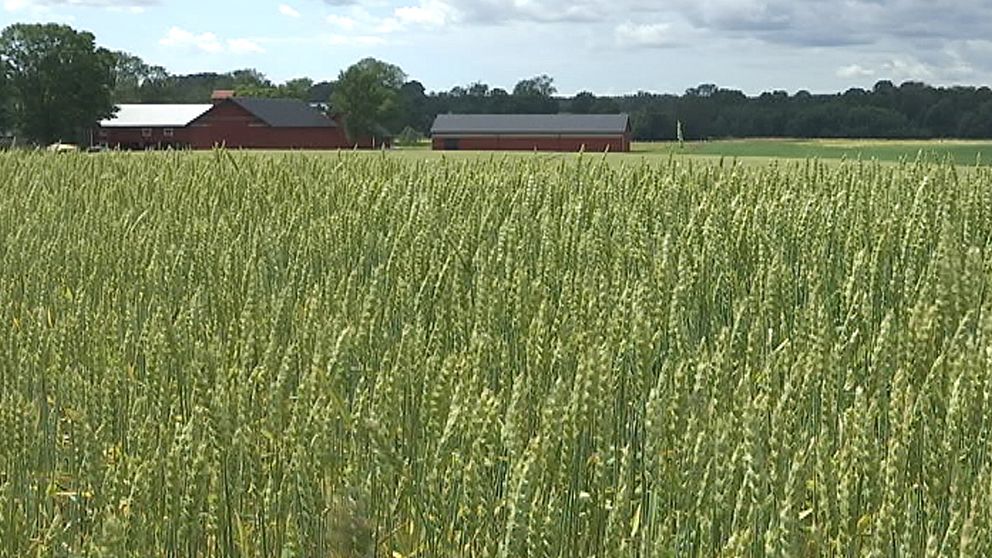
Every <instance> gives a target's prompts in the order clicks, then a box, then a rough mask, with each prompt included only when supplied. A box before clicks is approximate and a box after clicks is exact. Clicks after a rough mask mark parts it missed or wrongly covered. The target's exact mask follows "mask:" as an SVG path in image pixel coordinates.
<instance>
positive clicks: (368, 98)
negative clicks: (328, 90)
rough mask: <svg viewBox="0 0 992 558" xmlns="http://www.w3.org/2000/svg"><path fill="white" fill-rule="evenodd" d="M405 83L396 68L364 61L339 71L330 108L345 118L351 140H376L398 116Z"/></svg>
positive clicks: (372, 59)
mask: <svg viewBox="0 0 992 558" xmlns="http://www.w3.org/2000/svg"><path fill="white" fill-rule="evenodd" d="M405 80H406V74H404V73H403V70H401V69H400V68H399V66H394V65H393V64H389V63H386V62H382V61H380V60H376V59H375V58H365V59H363V60H361V61H359V62H357V63H355V64H353V65H352V66H350V67H348V68H347V69H345V70H343V71H342V72H341V74H340V75H339V76H338V80H337V83H336V84H335V87H334V93H333V94H332V96H331V107H332V109H333V111H334V112H335V113H337V114H341V115H343V116H344V125H345V130H346V131H347V132H348V137H349V138H350V139H351V141H353V142H356V143H357V142H360V141H363V139H364V138H369V137H378V136H380V135H381V134H382V132H383V131H384V130H389V129H390V128H391V127H392V125H393V124H394V123H395V122H396V120H397V119H399V118H400V117H401V106H402V103H401V100H400V88H401V87H402V86H403V82H404V81H405Z"/></svg>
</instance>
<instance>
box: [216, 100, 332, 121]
mask: <svg viewBox="0 0 992 558" xmlns="http://www.w3.org/2000/svg"><path fill="white" fill-rule="evenodd" d="M231 101H233V102H235V103H237V104H238V105H240V106H241V108H243V109H245V110H247V111H248V112H250V113H252V114H254V115H255V116H257V117H258V118H259V119H260V120H262V121H263V122H265V123H266V124H268V125H269V126H272V127H273V128H336V127H337V123H335V122H334V120H332V119H330V118H328V117H326V116H324V115H323V114H322V113H321V112H320V111H319V110H317V109H315V108H313V107H311V106H310V105H308V104H306V103H304V102H303V101H299V100H296V99H253V98H251V97H233V98H231Z"/></svg>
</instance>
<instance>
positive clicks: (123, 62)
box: [111, 52, 169, 103]
mask: <svg viewBox="0 0 992 558" xmlns="http://www.w3.org/2000/svg"><path fill="white" fill-rule="evenodd" d="M111 56H112V57H113V61H114V67H113V72H114V91H113V100H114V102H115V103H140V102H143V101H145V100H146V98H145V94H144V90H145V87H146V85H148V84H151V83H160V82H162V81H164V80H165V79H166V78H168V77H169V74H168V72H166V71H165V68H163V67H161V66H152V65H150V64H148V63H146V62H145V61H144V60H142V59H141V58H139V57H137V56H135V55H133V54H129V53H127V52H112V53H111Z"/></svg>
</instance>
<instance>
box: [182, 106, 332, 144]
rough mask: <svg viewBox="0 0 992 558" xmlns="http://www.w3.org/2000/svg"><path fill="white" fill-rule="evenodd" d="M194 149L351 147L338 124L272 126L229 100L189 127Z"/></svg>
mask: <svg viewBox="0 0 992 558" xmlns="http://www.w3.org/2000/svg"><path fill="white" fill-rule="evenodd" d="M189 130H190V140H191V143H192V145H193V147H194V148H198V149H209V148H212V147H214V146H216V145H225V146H227V147H231V148H249V149H250V148H256V149H259V148H261V149H337V148H347V147H351V146H350V145H349V142H348V138H347V137H346V136H345V134H344V131H343V130H342V129H341V128H340V127H334V128H330V127H328V128H272V127H270V126H268V125H267V124H265V123H264V122H262V121H261V120H259V119H258V118H256V117H255V116H254V115H252V114H251V113H250V112H248V111H247V110H245V109H243V108H241V107H240V106H238V105H237V104H235V103H233V102H228V103H220V104H218V105H217V106H215V107H214V108H212V109H210V110H209V111H208V112H207V113H206V114H204V115H203V116H201V117H200V118H198V119H196V120H195V121H193V123H192V124H190V126H189Z"/></svg>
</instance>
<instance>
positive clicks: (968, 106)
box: [117, 70, 992, 140]
mask: <svg viewBox="0 0 992 558" xmlns="http://www.w3.org/2000/svg"><path fill="white" fill-rule="evenodd" d="M148 78H149V79H142V80H141V84H140V86H136V87H134V88H132V89H130V90H129V89H127V88H126V87H121V85H122V84H120V83H119V86H118V95H117V97H118V100H119V101H132V102H134V101H141V102H205V101H206V100H207V99H209V97H210V93H211V92H212V91H213V90H214V89H235V90H237V91H238V93H239V94H241V95H263V96H292V97H298V98H301V99H303V100H306V101H310V102H320V103H324V102H328V100H329V99H330V98H331V95H332V93H333V91H334V86H335V83H334V82H333V81H325V82H316V83H315V82H313V81H312V80H310V79H307V78H302V79H296V80H291V81H288V82H286V83H284V84H281V85H275V84H273V83H272V82H270V81H269V80H268V79H266V78H265V76H264V75H262V74H261V73H259V72H257V71H254V70H238V71H235V72H230V73H225V74H215V73H203V74H194V75H184V76H172V75H168V74H166V73H165V72H164V71H161V72H159V73H158V74H157V75H151V76H148ZM135 85H137V84H135ZM398 101H399V102H398V104H399V110H397V111H395V112H394V115H393V116H392V117H391V118H390V121H389V122H383V123H382V124H383V126H384V127H386V128H387V129H390V130H393V131H394V132H396V133H399V132H401V131H403V130H406V133H407V134H408V135H409V134H420V135H426V134H427V133H428V131H429V129H430V125H431V122H433V120H434V117H435V116H436V115H437V114H442V113H493V114H500V113H535V114H540V113H556V112H570V113H585V114H588V113H616V112H626V113H628V114H630V115H631V122H632V125H633V128H634V137H635V139H638V140H674V139H676V133H677V132H676V129H677V123H678V122H681V124H682V129H683V135H684V137H685V139H687V140H695V139H708V138H731V137H799V138H806V137H809V138H813V137H818V138H992V90H990V89H989V88H988V87H964V86H960V87H932V86H930V85H927V84H925V83H920V82H915V81H908V82H905V83H902V84H901V85H895V84H893V83H892V82H891V81H879V82H878V83H876V84H875V86H874V87H873V88H872V89H870V90H865V89H860V88H854V89H849V90H847V91H846V92H843V93H836V94H811V93H809V92H806V91H799V92H797V93H795V94H789V93H787V92H785V91H773V92H766V93H762V94H761V95H757V96H747V95H745V94H744V93H743V92H741V91H737V90H733V89H725V88H721V87H718V86H716V85H712V84H703V85H700V86H698V87H694V88H691V89H689V90H687V91H686V92H685V93H684V94H682V95H673V94H657V93H646V92H638V93H636V94H630V95H622V96H596V95H594V94H593V93H589V92H582V93H579V94H578V95H575V96H561V95H556V91H555V88H554V85H553V80H552V78H550V77H548V76H538V77H535V78H531V79H526V80H522V81H520V82H519V83H518V84H517V85H516V86H515V87H514V88H513V90H511V91H507V90H505V89H500V88H498V87H490V86H488V85H486V84H484V83H474V84H470V85H467V86H464V87H455V88H452V89H451V90H449V91H430V92H428V91H427V90H426V89H425V88H424V86H423V85H422V84H421V83H420V82H418V81H416V80H409V81H405V83H404V84H403V85H402V86H401V87H400V88H399V91H398Z"/></svg>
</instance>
